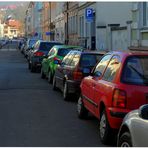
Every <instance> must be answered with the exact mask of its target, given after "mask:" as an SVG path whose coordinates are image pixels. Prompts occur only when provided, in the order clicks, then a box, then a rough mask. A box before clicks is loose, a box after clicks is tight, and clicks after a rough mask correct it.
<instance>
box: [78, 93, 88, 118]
mask: <svg viewBox="0 0 148 148" xmlns="http://www.w3.org/2000/svg"><path fill="white" fill-rule="evenodd" d="M77 113H78V117H79V118H80V119H85V118H87V116H88V110H87V109H86V108H85V107H84V104H83V101H82V96H81V95H80V97H79V99H78V104H77Z"/></svg>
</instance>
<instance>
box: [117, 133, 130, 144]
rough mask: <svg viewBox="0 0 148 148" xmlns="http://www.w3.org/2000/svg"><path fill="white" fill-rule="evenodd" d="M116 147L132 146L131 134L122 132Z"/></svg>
mask: <svg viewBox="0 0 148 148" xmlns="http://www.w3.org/2000/svg"><path fill="white" fill-rule="evenodd" d="M118 147H132V142H131V135H130V133H129V132H124V133H123V134H122V135H121V137H120V138H119V142H118Z"/></svg>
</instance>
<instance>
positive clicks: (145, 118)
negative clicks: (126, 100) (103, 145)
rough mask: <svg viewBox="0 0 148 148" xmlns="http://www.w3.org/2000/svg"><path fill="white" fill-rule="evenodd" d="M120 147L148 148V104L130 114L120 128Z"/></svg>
mask: <svg viewBox="0 0 148 148" xmlns="http://www.w3.org/2000/svg"><path fill="white" fill-rule="evenodd" d="M117 146H118V147H132V146H134V147H148V104H146V105H143V106H141V107H140V108H139V109H138V110H134V111H131V112H130V113H128V114H127V115H126V116H125V118H124V120H123V122H122V125H121V127H120V130H119V133H118V139H117Z"/></svg>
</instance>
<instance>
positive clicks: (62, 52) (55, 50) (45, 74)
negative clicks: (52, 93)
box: [41, 45, 84, 83]
mask: <svg viewBox="0 0 148 148" xmlns="http://www.w3.org/2000/svg"><path fill="white" fill-rule="evenodd" d="M73 49H74V50H80V51H83V50H84V48H83V47H79V46H70V45H55V46H53V47H52V49H51V50H50V51H49V53H48V56H47V57H46V58H44V59H43V61H42V64H41V78H43V79H44V78H48V82H49V83H52V81H53V76H54V73H55V70H56V68H57V64H59V63H60V62H61V61H62V59H63V58H64V57H65V56H66V55H67V53H68V52H69V51H71V50H73Z"/></svg>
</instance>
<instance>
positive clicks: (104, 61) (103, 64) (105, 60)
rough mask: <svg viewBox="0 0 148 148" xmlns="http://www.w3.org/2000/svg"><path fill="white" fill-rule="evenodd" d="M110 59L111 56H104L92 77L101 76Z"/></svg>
mask: <svg viewBox="0 0 148 148" xmlns="http://www.w3.org/2000/svg"><path fill="white" fill-rule="evenodd" d="M110 59H111V55H110V54H108V55H105V56H104V57H103V58H102V59H101V61H100V62H99V63H98V64H97V66H96V68H95V70H94V76H98V77H99V76H101V75H102V74H103V72H104V70H105V68H106V66H107V65H108V62H109V61H110Z"/></svg>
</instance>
